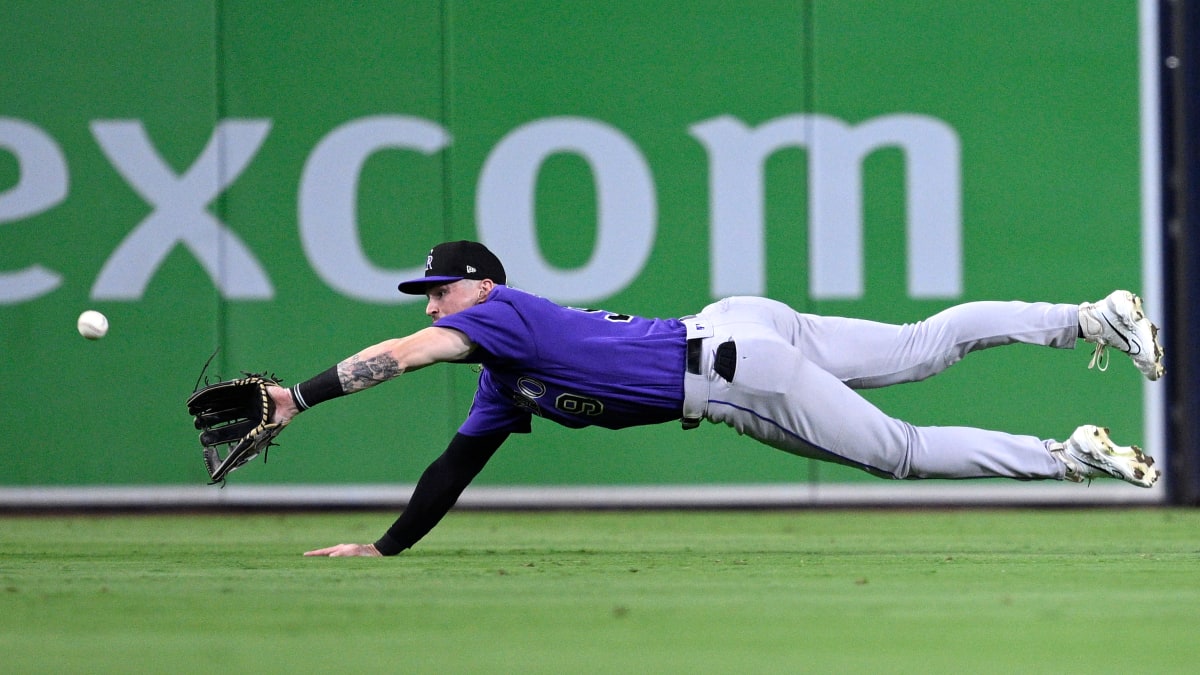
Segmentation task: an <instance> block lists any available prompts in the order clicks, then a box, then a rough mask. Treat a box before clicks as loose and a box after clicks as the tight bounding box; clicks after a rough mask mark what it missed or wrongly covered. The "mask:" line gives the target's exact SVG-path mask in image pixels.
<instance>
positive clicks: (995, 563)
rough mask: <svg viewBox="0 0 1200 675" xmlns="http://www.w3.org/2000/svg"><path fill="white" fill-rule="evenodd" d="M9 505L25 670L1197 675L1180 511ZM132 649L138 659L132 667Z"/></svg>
mask: <svg viewBox="0 0 1200 675" xmlns="http://www.w3.org/2000/svg"><path fill="white" fill-rule="evenodd" d="M392 518H393V514H386V513H351V514H346V513H337V514H265V515H232V514H201V515H164V516H147V515H138V516H82V517H76V516H41V517H9V518H3V519H0V654H3V657H0V663H3V664H4V665H0V671H3V672H131V671H134V670H136V671H139V672H173V673H189V672H211V671H213V670H214V669H221V670H254V671H257V672H313V671H317V670H334V669H337V670H343V671H347V672H422V673H423V672H436V673H474V672H479V673H500V672H521V673H563V672H597V673H601V672H613V673H616V672H663V673H675V672H730V673H734V672H737V673H746V672H912V673H918V672H920V673H929V672H946V673H950V672H973V673H1007V672H1057V673H1062V672H1068V673H1069V672H1090V673H1096V672H1122V671H1126V672H1159V673H1168V672H1180V673H1183V672H1195V670H1196V668H1197V663H1200V660H1198V657H1200V645H1198V644H1197V642H1198V640H1197V638H1198V637H1200V570H1198V566H1200V513H1197V512H1195V511H1191V510H1174V509H1128V510H1126V509H1097V510H1002V511H987V510H973V509H967V510H960V511H920V510H917V511H888V510H866V511H822V510H812V511H762V512H699V511H684V512H671V511H663V512H657V511H655V512H584V513H536V512H534V513H484V512H454V513H451V514H450V515H449V516H448V517H447V518H446V520H445V521H444V522H443V524H442V525H441V526H439V528H437V529H436V530H434V532H433V533H431V534H430V535H429V537H427V538H426V540H425V541H423V542H421V543H420V544H419V545H418V547H417V548H416V549H414V550H412V551H409V552H407V553H404V554H402V555H401V556H399V557H397V558H393V559H384V560H379V559H325V558H321V559H314V558H303V557H302V556H301V555H300V554H301V553H302V552H303V551H304V550H307V549H310V548H317V547H320V546H325V545H329V544H334V543H339V542H343V541H371V540H373V539H374V538H375V537H376V536H377V535H378V533H379V532H380V531H382V529H383V528H386V526H387V525H388V524H390V522H391V520H392ZM135 666H136V667H135Z"/></svg>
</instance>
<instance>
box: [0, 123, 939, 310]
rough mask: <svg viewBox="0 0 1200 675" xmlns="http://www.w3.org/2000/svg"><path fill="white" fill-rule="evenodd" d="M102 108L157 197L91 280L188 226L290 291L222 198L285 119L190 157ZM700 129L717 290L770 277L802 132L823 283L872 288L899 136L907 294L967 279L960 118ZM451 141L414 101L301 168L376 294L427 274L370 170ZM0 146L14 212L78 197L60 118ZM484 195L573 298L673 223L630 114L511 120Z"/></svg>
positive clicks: (22, 287) (644, 253) (332, 253)
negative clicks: (371, 193)
mask: <svg viewBox="0 0 1200 675" xmlns="http://www.w3.org/2000/svg"><path fill="white" fill-rule="evenodd" d="M90 126H91V130H92V134H93V136H94V138H95V140H96V142H97V143H98V144H99V146H100V148H101V150H102V151H103V152H104V154H105V155H106V156H107V157H108V159H109V161H110V162H111V164H112V166H113V167H114V168H115V170H116V171H117V172H118V173H119V174H120V175H121V176H123V177H124V179H125V181H126V182H127V183H128V185H129V186H130V187H131V188H132V189H133V190H134V191H135V192H136V193H137V194H139V195H140V196H141V197H142V198H143V199H144V200H145V201H146V203H147V204H149V205H150V206H151V207H152V211H151V213H150V215H149V216H147V217H146V218H145V219H144V220H142V221H141V222H140V223H138V224H136V225H135V226H134V227H133V228H132V229H131V230H130V232H129V233H128V234H127V235H126V237H125V238H124V239H123V240H122V241H121V243H120V244H119V245H118V246H117V248H116V250H115V251H113V253H112V254H111V255H110V256H109V257H108V259H107V260H106V261H105V263H104V265H103V267H102V269H101V270H100V273H99V275H98V276H97V278H96V280H95V282H94V284H93V286H92V293H91V296H92V298H94V299H101V300H120V301H133V300H137V299H140V298H141V297H142V296H143V294H144V293H145V290H146V287H147V285H148V284H149V283H150V281H151V279H152V278H153V277H154V275H155V274H156V273H157V271H158V269H159V267H161V265H162V264H163V263H164V261H165V260H166V258H167V256H168V255H169V254H170V253H171V252H172V251H173V250H174V249H175V248H176V247H177V246H178V245H180V244H182V245H183V246H184V247H185V248H186V249H187V250H188V251H190V252H191V253H192V255H194V256H195V258H196V259H197V260H198V261H199V262H200V264H201V265H202V266H203V269H204V270H205V272H206V273H207V274H208V275H209V277H210V278H211V279H212V281H213V284H214V285H215V286H216V288H217V289H218V291H219V292H220V293H221V295H222V297H224V298H226V299H241V300H266V299H270V298H272V297H273V296H274V289H273V286H272V284H271V281H270V279H269V278H268V276H267V273H266V271H265V270H264V269H263V267H262V266H261V265H260V264H259V262H258V260H257V259H256V258H255V256H254V254H253V252H252V251H251V250H250V249H249V247H248V246H247V245H246V244H245V243H244V242H243V241H242V240H241V239H240V238H239V237H238V236H237V234H235V233H234V232H233V231H232V230H231V229H230V228H229V227H228V226H226V225H225V224H224V223H222V222H221V221H220V220H219V219H217V218H216V217H214V216H213V215H212V214H211V213H209V212H208V210H207V208H208V205H209V204H210V203H211V202H212V201H213V200H214V199H216V198H217V197H218V196H219V195H220V194H221V193H222V192H223V191H224V190H225V189H227V188H228V187H229V186H231V185H232V184H233V183H234V182H235V181H236V180H237V178H238V176H240V175H241V173H242V172H243V171H244V170H245V169H246V167H247V166H248V165H249V164H250V162H251V161H252V160H253V158H254V157H255V156H256V154H257V153H258V151H259V149H260V148H261V147H262V144H263V142H264V140H265V139H266V136H267V134H268V133H269V131H270V128H271V121H270V120H237V119H231V120H222V121H220V122H219V123H218V125H217V127H216V128H215V129H214V131H213V133H212V135H211V137H210V138H209V141H208V143H207V145H206V146H205V148H204V149H203V151H202V152H201V153H200V156H199V157H198V158H197V159H196V160H195V161H194V162H193V163H192V165H191V166H190V167H189V168H188V169H187V171H185V172H183V174H182V175H177V174H176V173H175V172H174V171H173V170H172V169H171V168H170V167H169V166H168V164H167V163H166V162H165V161H164V160H163V158H162V157H161V156H160V155H159V153H158V152H157V150H156V149H155V147H154V145H153V143H152V142H151V141H150V139H149V137H148V135H147V132H146V129H145V128H144V126H143V124H142V123H141V122H140V121H139V120H95V121H93V122H92V123H91V125H90ZM688 131H689V132H690V134H691V135H692V136H693V137H694V138H696V139H697V140H698V141H699V142H700V144H701V145H702V146H703V147H704V148H705V150H706V151H707V153H708V164H709V166H708V171H709V207H710V222H709V229H710V233H709V235H710V236H709V238H710V247H711V248H710V254H709V255H710V263H711V280H710V288H711V291H712V296H713V297H723V296H728V295H737V294H749V295H762V294H765V293H766V269H767V264H766V256H767V251H766V250H765V241H766V222H765V215H764V213H765V204H764V202H765V200H766V197H765V187H764V186H765V180H766V177H765V175H764V174H765V165H766V162H767V160H768V159H769V158H770V157H771V156H772V155H773V154H774V153H776V152H778V151H779V150H781V149H785V148H793V147H794V148H802V149H804V150H806V151H807V153H808V181H809V184H808V186H807V190H808V192H807V194H808V205H809V206H808V238H809V239H808V243H809V247H808V248H809V256H810V259H809V261H808V275H809V283H808V291H809V295H810V296H811V297H813V298H816V299H853V298H858V297H862V295H863V294H864V289H865V287H866V280H865V278H864V271H863V270H864V267H865V264H864V250H863V229H864V223H863V190H864V186H863V162H864V160H865V159H866V158H867V157H868V156H869V155H871V154H872V153H873V152H875V151H877V150H879V149H882V148H893V147H894V148H898V149H899V150H900V151H901V152H902V156H903V158H904V172H905V178H904V187H905V216H906V236H907V245H906V251H905V260H906V263H907V271H908V278H907V285H908V294H909V295H910V296H911V297H914V298H952V297H956V296H959V295H961V293H962V285H963V284H962V276H963V270H962V267H963V265H962V222H961V220H962V214H961V203H962V187H961V175H960V174H961V157H960V152H961V151H960V147H959V140H958V136H957V134H956V133H955V132H954V130H953V129H952V128H951V127H950V126H949V125H947V124H946V123H945V122H942V121H941V120H938V119H935V118H932V117H928V116H923V115H912V114H894V115H885V116H882V117H877V118H874V119H870V120H867V121H864V122H862V123H859V124H856V125H851V124H848V123H846V122H843V121H841V120H838V119H836V118H833V117H829V116H827V115H815V114H814V115H799V114H797V115H787V116H783V117H779V118H776V119H773V120H768V121H766V122H763V123H762V124H760V125H758V126H756V127H750V126H748V125H747V124H745V123H744V122H742V121H741V120H738V119H737V118H734V117H732V116H728V115H726V116H720V117H714V118H712V119H709V120H705V121H702V122H699V123H697V124H694V125H692V126H691V127H690V128H689V130H688ZM450 143H451V136H450V134H449V133H448V132H447V131H446V130H445V129H443V128H442V127H441V126H440V125H439V124H437V123H436V122H433V121H430V120H426V119H423V118H418V117H411V116H404V115H380V116H373V117H365V118H360V119H356V120H351V121H349V122H347V123H345V124H343V125H341V126H339V127H337V128H335V129H334V130H333V131H331V132H330V133H329V134H328V135H326V136H325V137H324V138H322V139H321V140H320V141H319V142H318V143H317V145H316V147H314V148H313V151H312V153H311V154H310V155H309V157H308V159H307V161H306V162H305V164H304V167H303V169H302V171H301V175H300V176H299V185H298V186H297V219H298V222H297V227H298V230H299V235H300V241H301V246H302V247H303V249H304V253H305V255H306V256H307V259H308V261H309V263H310V264H311V265H312V268H313V270H314V271H315V272H316V274H317V275H318V276H319V277H320V278H321V279H322V281H324V282H325V283H326V284H327V285H328V286H329V287H330V288H332V289H334V290H335V291H337V292H338V293H341V294H342V295H344V296H346V297H349V298H353V299H355V300H358V301H362V302H371V303H400V302H407V301H413V300H416V298H413V297H410V296H405V295H403V294H400V293H399V292H397V291H396V284H397V283H398V282H399V281H402V280H404V279H406V278H410V277H413V276H419V275H420V274H421V273H422V272H423V268H422V267H421V266H420V265H419V264H417V265H414V266H413V267H411V268H403V269H387V268H383V267H380V266H378V265H376V264H374V263H373V262H372V261H371V260H369V259H368V258H367V255H366V253H365V247H364V246H363V241H362V239H361V233H360V230H359V226H358V208H357V205H358V199H359V182H360V177H361V172H362V169H363V167H364V165H365V164H366V162H367V161H368V159H369V158H370V157H371V156H372V155H374V154H375V153H377V152H382V151H385V150H404V151H416V152H419V153H421V154H423V155H427V156H429V155H434V154H436V153H438V152H441V151H442V150H445V149H446V148H447V147H449V146H450ZM0 150H4V151H7V152H10V153H11V154H13V155H14V156H15V157H16V159H17V166H18V170H19V175H18V179H17V182H16V184H15V185H13V186H12V187H11V188H8V189H6V190H4V191H2V192H0V224H4V223H10V222H13V221H16V220H19V219H21V218H27V217H29V216H32V215H36V214H39V213H44V212H45V211H47V210H49V209H51V208H53V207H55V206H56V205H58V204H59V203H61V202H62V201H63V200H64V199H65V198H66V197H67V194H68V185H69V180H68V172H67V160H66V158H65V156H64V154H63V152H62V151H61V150H60V149H59V147H58V145H57V144H56V142H55V141H54V139H53V138H51V137H50V136H49V135H48V134H47V133H46V132H44V131H43V130H41V129H40V128H38V127H36V126H34V125H32V124H30V123H28V122H24V121H21V120H15V119H10V118H0ZM558 154H570V155H573V156H577V157H579V158H581V159H583V160H584V161H585V162H586V163H587V165H588V168H589V169H590V171H591V174H592V178H593V181H594V186H595V195H596V216H595V217H596V220H595V223H594V226H595V232H596V236H595V241H594V244H592V247H591V249H590V251H588V253H589V257H588V258H587V262H586V263H585V264H583V265H582V266H579V267H577V268H574V269H563V268H559V267H556V266H555V265H553V264H551V263H550V262H549V261H548V260H547V259H546V258H545V256H543V255H542V251H541V247H540V246H539V243H538V242H539V236H538V227H539V224H538V222H537V208H536V204H535V202H536V200H537V186H538V180H539V176H540V174H541V172H542V171H544V170H545V164H546V161H547V160H548V159H549V158H550V157H552V156H554V155H558ZM697 170H698V171H699V170H702V167H697ZM438 179H439V178H433V180H438ZM569 198H573V197H569ZM475 200H476V201H475V220H476V223H475V225H476V231H477V233H478V237H479V239H480V240H482V241H484V242H485V243H487V244H488V245H489V246H490V247H491V248H493V250H495V251H496V252H497V254H498V255H500V257H501V258H502V259H503V260H504V262H505V264H506V266H507V267H508V269H509V272H510V274H511V275H512V280H513V281H514V283H515V284H516V285H519V286H522V287H525V288H528V289H529V290H532V291H535V292H538V293H541V294H543V295H547V296H548V297H551V298H553V299H555V300H558V301H560V302H565V303H590V302H594V301H598V300H604V299H606V298H608V297H611V296H612V295H615V294H617V293H619V292H621V291H623V290H624V289H626V288H628V287H629V286H630V285H631V284H633V283H634V282H635V281H636V280H637V278H638V277H639V275H640V274H641V273H642V271H643V270H644V269H645V266H646V264H647V263H648V261H649V259H650V255H651V252H652V250H653V248H654V244H655V240H656V236H657V226H658V204H657V197H656V186H655V183H654V177H653V175H652V173H651V170H650V167H649V165H648V164H647V162H646V159H645V157H644V156H643V155H642V153H641V151H640V149H639V148H638V147H637V145H636V144H635V143H634V142H633V141H632V140H631V139H630V138H629V137H628V136H626V135H625V134H624V133H622V132H621V131H620V130H619V129H616V128H614V127H612V126H611V125H608V124H605V123H603V122H600V121H597V120H593V119H588V118H582V117H552V118H546V119H540V120H535V121H532V122H529V123H527V124H524V125H522V126H520V127H518V128H516V129H514V130H513V131H511V132H510V133H509V134H507V135H506V136H504V137H503V138H502V139H501V140H500V141H499V142H498V143H497V144H496V146H495V147H494V148H493V149H492V151H491V152H490V153H489V154H488V156H487V158H486V159H485V161H484V163H483V166H482V167H481V168H480V172H479V179H478V184H477V190H476V195H475ZM252 225H253V223H243V224H242V226H243V227H246V226H252ZM590 225H591V224H590V223H581V224H580V227H585V226H590ZM582 239H585V238H584V237H574V238H573V239H572V241H580V240H582ZM433 243H436V242H430V244H433ZM582 245H587V244H581V246H582ZM417 260H419V258H418V259H417ZM45 262H46V261H36V262H34V264H31V265H29V266H27V267H25V268H23V269H18V270H15V271H6V270H0V304H16V303H21V302H28V301H30V300H34V299H36V298H38V297H41V296H43V295H45V294H47V293H50V292H52V291H53V290H54V289H56V288H58V287H59V286H61V285H62V283H63V278H62V276H61V275H60V274H59V273H58V272H56V271H53V270H51V269H48V268H47V267H44V266H43V264H45ZM38 263H42V264H38Z"/></svg>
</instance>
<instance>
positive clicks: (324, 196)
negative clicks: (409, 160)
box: [299, 115, 450, 303]
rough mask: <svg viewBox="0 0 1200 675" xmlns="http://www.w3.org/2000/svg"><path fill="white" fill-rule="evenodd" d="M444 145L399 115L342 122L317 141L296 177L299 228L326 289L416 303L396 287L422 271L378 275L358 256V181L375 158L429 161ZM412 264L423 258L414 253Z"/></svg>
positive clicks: (424, 125) (438, 133)
mask: <svg viewBox="0 0 1200 675" xmlns="http://www.w3.org/2000/svg"><path fill="white" fill-rule="evenodd" d="M449 144H450V135H449V134H448V133H446V131H445V130H444V129H442V127H441V126H439V125H437V124H434V123H433V122H429V121H427V120H423V119H421V118H417V117H405V116H400V115H393V116H377V117H366V118H363V119H358V120H354V121H352V122H347V123H346V124H343V125H341V126H340V127H338V128H336V129H334V130H333V131H331V132H330V133H329V134H328V135H327V136H325V138H323V139H321V141H320V142H319V143H318V144H317V147H316V148H314V149H313V151H312V154H311V155H310V156H309V158H308V161H307V162H305V164H304V171H303V173H302V175H301V177H300V194H299V218H300V222H299V227H300V241H301V243H302V245H303V246H304V253H305V254H306V255H307V256H308V260H309V262H310V263H312V266H313V269H314V270H316V272H317V275H318V276H320V277H321V279H323V280H324V281H325V283H326V284H329V286H330V287H331V288H333V289H334V290H336V291H338V292H339V293H341V294H343V295H346V296H349V297H351V298H354V299H356V300H363V301H365V302H377V303H400V302H411V301H415V300H418V299H419V298H417V297H414V296H409V295H403V294H401V293H400V292H399V291H397V290H396V285H397V284H399V283H400V282H401V281H404V280H406V279H410V278H412V277H419V276H421V275H422V274H424V272H425V267H424V265H419V266H416V267H413V268H408V269H400V270H389V269H382V268H380V267H377V266H375V265H374V264H373V263H372V262H371V261H370V260H368V259H367V256H366V253H364V252H363V247H362V240H361V238H360V236H359V230H358V181H359V177H360V176H361V174H362V169H363V165H364V164H366V161H367V159H369V158H370V157H371V155H373V154H375V153H376V152H379V151H381V150H386V149H389V148H399V149H403V150H416V151H418V152H420V153H422V154H425V155H432V154H434V153H436V152H438V151H440V150H442V149H443V148H445V147H446V146H447V145H449ZM435 243H437V242H431V243H430V246H431V247H432V246H433V244H435ZM413 259H415V260H423V257H422V256H420V255H417V254H416V253H414V255H413Z"/></svg>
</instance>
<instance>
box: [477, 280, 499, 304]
mask: <svg viewBox="0 0 1200 675" xmlns="http://www.w3.org/2000/svg"><path fill="white" fill-rule="evenodd" d="M495 287H496V282H494V281H492V280H491V279H484V280H483V281H480V282H479V302H483V301H484V299H485V298H487V296H488V293H491V292H492V289H493V288H495Z"/></svg>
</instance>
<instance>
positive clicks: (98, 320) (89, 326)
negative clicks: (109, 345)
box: [75, 309, 108, 340]
mask: <svg viewBox="0 0 1200 675" xmlns="http://www.w3.org/2000/svg"><path fill="white" fill-rule="evenodd" d="M75 327H76V328H78V329H79V334H80V335H82V336H83V337H85V338H87V339H89V340H99V339H100V338H102V337H104V335H105V334H106V333H108V317H106V316H104V315H103V314H101V313H100V312H97V311H96V310H94V309H89V310H88V311H86V312H84V313H83V314H80V315H79V321H76V322H75Z"/></svg>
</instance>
